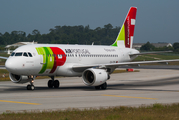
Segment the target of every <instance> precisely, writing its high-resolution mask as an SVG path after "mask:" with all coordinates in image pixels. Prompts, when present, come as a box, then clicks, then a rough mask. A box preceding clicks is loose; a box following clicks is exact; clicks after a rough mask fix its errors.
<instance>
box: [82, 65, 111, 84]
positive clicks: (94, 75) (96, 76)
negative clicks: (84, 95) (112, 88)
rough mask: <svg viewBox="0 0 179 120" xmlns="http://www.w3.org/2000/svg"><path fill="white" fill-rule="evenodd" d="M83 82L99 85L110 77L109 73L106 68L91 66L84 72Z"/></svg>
mask: <svg viewBox="0 0 179 120" xmlns="http://www.w3.org/2000/svg"><path fill="white" fill-rule="evenodd" d="M82 77H83V82H84V84H85V85H87V86H98V85H101V84H103V83H105V82H106V81H107V80H108V79H109V75H108V73H107V72H106V70H104V69H94V68H89V69H87V70H85V71H84V72H83V74H82Z"/></svg>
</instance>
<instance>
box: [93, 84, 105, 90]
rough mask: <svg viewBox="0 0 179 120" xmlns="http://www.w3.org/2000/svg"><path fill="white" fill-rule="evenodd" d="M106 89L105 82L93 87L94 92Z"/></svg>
mask: <svg viewBox="0 0 179 120" xmlns="http://www.w3.org/2000/svg"><path fill="white" fill-rule="evenodd" d="M106 88H107V83H106V82H105V83H103V84H102V85H99V86H95V89H96V90H100V89H101V90H106Z"/></svg>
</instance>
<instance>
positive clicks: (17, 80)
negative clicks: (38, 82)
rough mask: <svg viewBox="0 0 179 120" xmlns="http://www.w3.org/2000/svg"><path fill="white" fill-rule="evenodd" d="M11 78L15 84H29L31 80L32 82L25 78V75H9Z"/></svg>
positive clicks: (27, 77)
mask: <svg viewBox="0 0 179 120" xmlns="http://www.w3.org/2000/svg"><path fill="white" fill-rule="evenodd" d="M9 78H10V79H11V81H12V82H13V83H21V84H23V83H27V82H29V81H30V80H32V79H31V78H30V77H29V76H23V75H15V74H12V73H9Z"/></svg>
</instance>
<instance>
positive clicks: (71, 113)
mask: <svg viewBox="0 0 179 120" xmlns="http://www.w3.org/2000/svg"><path fill="white" fill-rule="evenodd" d="M7 119H8V120H17V119H21V120H32V119H33V120H119V119H121V120H131V119H132V120H174V119H176V120H177V119H179V104H172V105H163V104H158V103H157V104H153V105H151V106H140V107H125V106H119V107H112V108H100V109H93V108H91V109H84V110H80V109H66V110H59V111H42V112H40V111H39V112H38V111H36V112H25V111H24V112H23V113H3V114H1V115H0V120H7Z"/></svg>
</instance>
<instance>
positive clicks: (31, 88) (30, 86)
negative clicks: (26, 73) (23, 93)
mask: <svg viewBox="0 0 179 120" xmlns="http://www.w3.org/2000/svg"><path fill="white" fill-rule="evenodd" d="M29 78H30V79H31V80H30V84H28V85H27V90H34V89H35V86H34V84H33V83H34V79H35V76H30V77H29Z"/></svg>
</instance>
